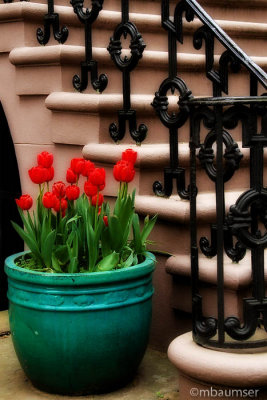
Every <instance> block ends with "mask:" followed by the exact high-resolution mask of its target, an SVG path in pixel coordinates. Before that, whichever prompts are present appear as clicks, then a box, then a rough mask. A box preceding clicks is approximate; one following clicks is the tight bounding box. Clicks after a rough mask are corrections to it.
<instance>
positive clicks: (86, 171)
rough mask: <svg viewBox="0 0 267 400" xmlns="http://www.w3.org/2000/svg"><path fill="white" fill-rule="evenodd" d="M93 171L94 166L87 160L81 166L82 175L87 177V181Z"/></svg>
mask: <svg viewBox="0 0 267 400" xmlns="http://www.w3.org/2000/svg"><path fill="white" fill-rule="evenodd" d="M94 169H95V164H94V163H92V162H91V161H89V160H85V161H84V165H83V170H82V175H83V176H87V179H88V178H89V176H90V175H91V173H92V172H93V170H94Z"/></svg>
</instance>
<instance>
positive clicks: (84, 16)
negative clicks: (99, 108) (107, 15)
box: [70, 0, 108, 93]
mask: <svg viewBox="0 0 267 400" xmlns="http://www.w3.org/2000/svg"><path fill="white" fill-rule="evenodd" d="M103 2H104V0H92V9H91V10H90V11H89V10H88V8H87V9H86V10H85V11H84V9H83V3H84V0H71V2H70V3H71V5H72V6H73V10H74V12H75V14H77V16H78V18H79V20H80V21H81V22H82V23H83V24H84V33H85V61H82V62H81V76H79V75H74V77H73V80H72V83H73V86H74V87H75V89H76V90H78V91H79V92H82V91H83V90H85V89H86V88H87V86H88V74H89V72H91V85H92V87H93V88H94V89H95V90H97V91H98V92H100V93H101V92H103V91H104V90H105V89H106V87H107V84H108V78H107V75H106V74H101V75H99V76H98V68H97V61H95V60H93V54H92V24H93V23H94V22H95V20H96V19H97V17H98V15H99V13H100V11H101V10H102V6H103Z"/></svg>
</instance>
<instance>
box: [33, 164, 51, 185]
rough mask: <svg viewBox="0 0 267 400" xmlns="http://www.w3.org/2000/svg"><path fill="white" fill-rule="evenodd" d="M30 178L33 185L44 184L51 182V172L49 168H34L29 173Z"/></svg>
mask: <svg viewBox="0 0 267 400" xmlns="http://www.w3.org/2000/svg"><path fill="white" fill-rule="evenodd" d="M28 173H29V176H30V178H31V180H32V182H33V183H37V184H39V185H40V184H42V183H44V182H47V181H48V180H49V172H48V169H47V168H44V167H41V166H40V165H38V166H37V167H32V168H31V169H29V171H28Z"/></svg>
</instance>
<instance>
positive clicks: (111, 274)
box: [4, 251, 156, 286]
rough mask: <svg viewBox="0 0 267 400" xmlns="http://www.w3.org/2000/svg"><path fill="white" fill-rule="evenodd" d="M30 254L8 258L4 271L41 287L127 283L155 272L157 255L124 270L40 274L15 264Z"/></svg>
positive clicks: (13, 255)
mask: <svg viewBox="0 0 267 400" xmlns="http://www.w3.org/2000/svg"><path fill="white" fill-rule="evenodd" d="M29 252H30V251H22V252H20V253H15V254H12V255H11V256H9V257H7V258H6V260H5V267H4V270H5V273H6V274H7V276H8V278H11V279H15V280H19V281H24V282H25V281H26V282H32V283H36V284H40V285H47V284H52V285H58V286H72V285H77V284H79V285H88V284H90V285H91V284H92V285H94V284H100V283H106V282H116V281H124V280H125V281H127V280H132V279H135V278H138V277H142V276H145V275H148V274H150V273H152V272H153V270H154V269H155V263H156V257H155V255H154V254H153V253H150V252H146V253H145V255H146V258H145V260H144V261H143V262H142V263H140V264H137V265H134V266H131V267H126V268H122V269H116V270H111V271H99V272H82V273H67V272H66V273H58V272H39V271H31V270H29V269H25V268H22V267H19V266H17V265H16V264H15V260H16V259H17V258H19V257H20V256H22V255H24V254H27V253H29Z"/></svg>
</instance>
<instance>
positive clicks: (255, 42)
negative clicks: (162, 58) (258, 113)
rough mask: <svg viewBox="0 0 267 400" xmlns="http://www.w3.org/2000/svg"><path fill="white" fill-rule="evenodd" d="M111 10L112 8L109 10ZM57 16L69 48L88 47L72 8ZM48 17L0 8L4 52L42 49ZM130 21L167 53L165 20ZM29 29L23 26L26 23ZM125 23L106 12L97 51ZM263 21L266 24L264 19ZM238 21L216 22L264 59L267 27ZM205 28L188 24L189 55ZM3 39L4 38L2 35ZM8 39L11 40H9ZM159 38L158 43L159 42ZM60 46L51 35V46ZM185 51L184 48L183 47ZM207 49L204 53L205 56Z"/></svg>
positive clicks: (36, 8)
mask: <svg viewBox="0 0 267 400" xmlns="http://www.w3.org/2000/svg"><path fill="white" fill-rule="evenodd" d="M107 7H108V6H107ZM55 12H57V13H58V14H59V15H60V25H61V26H62V25H66V26H67V27H68V29H69V37H68V39H67V41H66V44H69V45H75V44H76V45H79V44H83V43H84V33H83V24H82V23H81V22H80V21H79V20H78V18H77V16H76V15H75V14H74V12H73V9H72V7H69V6H55ZM46 13H47V6H46V5H45V4H38V3H30V2H17V3H9V4H1V5H0V21H1V22H3V23H6V22H10V23H12V24H11V25H10V26H12V35H10V34H9V35H8V31H7V30H8V29H10V28H9V26H8V25H6V24H1V31H3V33H5V34H6V35H5V40H3V39H2V41H1V40H0V48H1V51H3V50H2V48H4V49H5V51H8V50H11V48H13V47H14V46H18V45H19V46H21V45H24V46H30V45H34V46H39V43H38V42H37V39H36V29H37V27H39V26H40V27H42V24H43V17H44V15H45V14H46ZM130 20H131V21H132V22H134V23H135V24H136V25H137V28H138V30H139V31H140V33H141V34H142V36H143V39H144V41H145V43H146V45H147V47H146V49H147V50H161V51H162V50H166V49H167V47H166V46H167V35H166V32H165V30H164V29H162V27H161V17H160V14H159V13H155V14H150V13H144V11H142V12H140V13H137V12H132V13H130ZM24 21H25V22H26V23H25V26H23V24H22V23H23V22H24ZM120 21H121V13H120V12H119V11H113V10H112V9H109V8H106V9H103V10H102V11H101V12H100V14H99V17H98V18H97V20H96V22H95V23H94V25H93V44H94V45H95V46H96V47H104V48H105V47H107V46H108V44H109V38H110V36H111V35H112V32H113V30H114V28H115V27H116V25H117V24H118V23H120ZM259 21H264V18H263V19H262V20H259ZM259 21H257V22H255V21H253V22H250V21H238V20H236V19H235V18H233V16H232V18H231V19H229V18H227V20H225V19H222V18H220V19H216V22H217V23H218V24H219V26H220V27H221V28H222V29H223V30H224V31H225V32H226V33H227V34H228V35H230V36H231V37H232V38H233V39H234V40H236V41H237V44H239V45H240V46H241V47H242V48H243V50H244V51H247V52H248V54H250V55H253V54H254V55H261V54H262V52H261V50H262V46H264V44H265V43H264V38H265V37H266V32H267V24H265V23H262V22H259ZM200 26H202V23H201V22H200V21H199V20H198V19H197V18H196V19H195V20H194V21H193V22H191V23H188V22H187V21H185V22H184V28H183V31H184V35H185V39H184V46H183V47H184V48H187V52H189V51H190V52H193V53H195V52H196V51H195V49H194V48H193V45H192V34H193V33H194V32H195V30H196V29H198V28H199V27H200ZM1 37H2V38H3V37H4V36H3V35H1ZM6 38H7V39H8V40H6ZM155 38H156V40H155ZM55 43H57V42H56V41H55V39H54V38H53V35H51V41H50V42H49V45H51V44H55ZM180 47H181V46H180ZM219 48H220V46H218V44H217V41H216V42H215V52H216V51H217V49H219ZM204 51H205V50H204V46H203V49H202V51H201V52H202V53H203V52H204Z"/></svg>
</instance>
